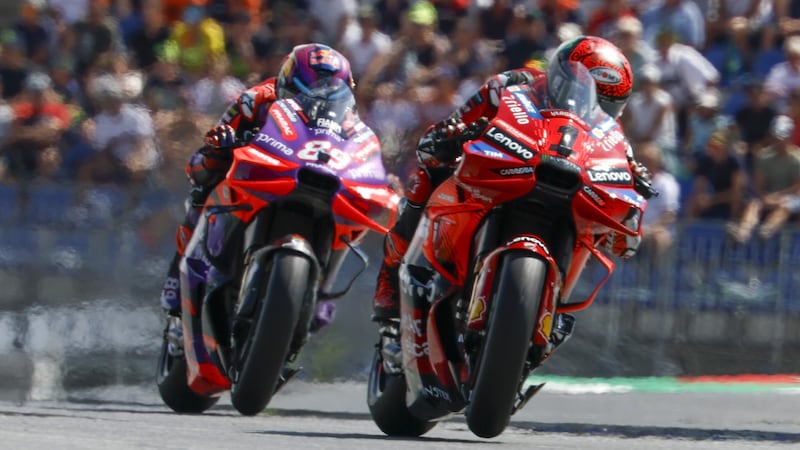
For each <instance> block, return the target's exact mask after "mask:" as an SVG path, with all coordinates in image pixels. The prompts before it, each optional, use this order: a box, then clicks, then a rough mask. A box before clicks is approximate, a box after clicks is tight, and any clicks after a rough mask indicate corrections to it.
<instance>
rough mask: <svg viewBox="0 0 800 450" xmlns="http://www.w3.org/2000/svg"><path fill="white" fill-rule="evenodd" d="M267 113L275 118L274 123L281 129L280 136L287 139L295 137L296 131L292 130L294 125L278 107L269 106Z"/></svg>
mask: <svg viewBox="0 0 800 450" xmlns="http://www.w3.org/2000/svg"><path fill="white" fill-rule="evenodd" d="M269 115H270V116H271V117H272V118H273V119H274V120H275V124H277V125H278V129H279V130H281V136H283V138H284V139H286V140H287V141H293V140H295V139H297V132H295V131H294V126H292V124H291V122H290V121H289V118H288V117H286V114H284V112H283V111H282V110H281V109H280V108H271V109H270V111H269Z"/></svg>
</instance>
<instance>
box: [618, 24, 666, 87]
mask: <svg viewBox="0 0 800 450" xmlns="http://www.w3.org/2000/svg"><path fill="white" fill-rule="evenodd" d="M615 25H616V29H615V30H614V32H613V33H612V34H611V41H612V42H613V43H615V44H616V45H617V47H619V49H620V50H622V53H623V54H624V55H625V57H627V58H628V61H630V62H631V70H633V90H634V91H638V90H639V87H640V86H641V75H642V68H643V67H645V66H646V65H648V64H653V63H654V62H655V60H656V58H657V57H658V54H657V53H656V51H655V49H653V47H651V46H650V44H648V43H647V42H646V41H644V40H643V39H642V23H641V22H640V21H639V19H637V18H636V17H632V16H623V17H620V19H619V20H617V21H616V24H615Z"/></svg>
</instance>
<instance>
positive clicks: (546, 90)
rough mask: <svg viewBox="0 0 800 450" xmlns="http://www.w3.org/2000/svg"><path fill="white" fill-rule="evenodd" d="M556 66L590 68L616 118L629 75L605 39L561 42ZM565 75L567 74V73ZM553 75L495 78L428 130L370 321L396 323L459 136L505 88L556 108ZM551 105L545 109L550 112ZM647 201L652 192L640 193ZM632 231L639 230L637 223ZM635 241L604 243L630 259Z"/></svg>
mask: <svg viewBox="0 0 800 450" xmlns="http://www.w3.org/2000/svg"><path fill="white" fill-rule="evenodd" d="M559 61H576V62H580V63H582V64H583V65H584V66H586V68H587V69H589V72H590V74H591V75H592V77H593V78H594V79H595V82H596V90H597V94H598V100H599V104H600V107H601V108H602V109H603V110H604V111H605V112H606V113H607V114H609V115H610V116H611V117H613V118H615V119H619V117H620V115H621V114H622V111H623V109H624V108H625V105H626V103H627V101H628V97H629V96H630V93H631V89H632V86H633V73H632V71H631V67H630V63H629V62H628V60H627V58H626V57H625V56H624V55H623V54H622V52H621V51H620V50H619V49H618V48H617V47H616V46H614V45H613V44H611V43H610V42H608V41H607V40H605V39H602V38H599V37H592V36H580V37H578V38H575V39H573V40H571V41H568V42H565V43H563V44H562V45H561V46H560V47H559V48H558V49H557V50H556V52H555V53H554V55H553V56H552V58H551V60H550V63H549V65H548V67H554V65H555V66H560V64H558V62H559ZM566 75H568V74H566ZM559 76H561V75H560V74H559V73H558V72H557V71H553V70H550V69H548V72H544V71H542V70H538V69H527V68H526V69H515V70H509V71H506V72H503V73H500V74H498V75H495V76H494V77H492V78H491V79H489V81H487V82H486V84H484V85H483V86H482V87H481V88H480V90H479V91H478V92H477V93H476V94H475V95H474V96H473V97H472V98H471V99H470V100H469V101H468V102H467V103H466V104H465V105H463V106H461V107H460V108H459V109H458V110H457V111H456V112H455V113H454V114H453V116H452V117H451V118H449V119H447V120H444V121H441V122H439V123H436V124H434V125H432V126H430V127H429V128H428V130H427V132H426V133H425V134H424V135H423V137H422V138H421V139H420V141H419V144H418V146H417V149H416V152H417V159H418V162H419V168H418V170H417V171H416V173H414V174H413V175H412V176H411V177H410V179H409V181H408V187H407V188H406V198H405V205H404V206H403V209H402V212H401V213H400V216H399V217H398V219H397V222H396V223H395V225H394V226H393V227H392V229H391V230H390V231H389V233H388V234H387V235H386V238H385V241H384V258H383V262H382V265H381V269H380V272H379V274H378V284H377V287H376V290H375V295H374V298H373V314H374V315H373V320H375V321H377V322H379V323H386V322H389V321H391V320H393V319H397V318H399V313H400V311H399V306H400V305H399V293H398V288H399V280H398V269H399V266H400V262H401V260H402V258H403V255H404V254H405V253H406V251H407V250H408V244H409V242H410V240H411V237H412V236H413V235H414V231H415V229H416V226H417V223H418V222H419V220H420V218H421V217H422V213H423V209H424V206H425V204H426V203H427V201H428V197H429V196H430V195H431V193H432V192H433V190H434V189H435V187H436V186H438V185H439V183H441V182H442V181H444V180H445V179H446V178H447V177H449V176H450V175H451V174H452V172H453V169H454V166H455V162H456V161H457V158H458V157H459V156H460V155H461V145H462V143H463V139H460V135H461V134H462V133H463V132H464V131H465V130H467V129H468V128H469V126H470V125H471V124H476V123H478V121H479V120H484V119H483V118H491V117H493V116H494V115H495V114H496V113H497V109H498V105H499V102H500V98H501V93H502V91H503V89H504V88H505V87H506V86H511V85H516V84H523V83H524V84H528V85H530V86H531V87H532V88H533V91H534V93H535V95H536V96H538V97H539V99H538V100H539V102H538V104H539V105H553V106H555V105H556V104H557V98H556V97H557V89H558V84H559V80H558V78H559ZM553 106H549V107H553ZM628 160H629V163H630V165H631V169H632V170H633V172H634V174H636V175H638V176H639V177H643V178H644V180H645V181H647V176H648V174H647V170H646V169H645V168H644V167H643V166H641V165H640V164H639V163H637V162H636V161H635V160H634V159H633V152H632V149H631V148H630V145H628ZM640 193H642V195H645V196H649V195H650V192H647V191H643V192H640ZM629 225H633V226H632V228H639V226H638V224H629ZM640 242H641V231H640V235H639V236H634V237H631V236H627V235H613V236H610V237H609V239H608V240H607V242H605V243H604V245H605V246H606V248H607V249H608V250H609V251H611V252H612V253H614V254H616V255H617V256H620V257H622V258H629V257H631V256H633V255H634V254H635V253H636V250H637V248H638V246H639V243H640Z"/></svg>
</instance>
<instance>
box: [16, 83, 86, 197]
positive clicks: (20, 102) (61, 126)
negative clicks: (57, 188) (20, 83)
mask: <svg viewBox="0 0 800 450" xmlns="http://www.w3.org/2000/svg"><path fill="white" fill-rule="evenodd" d="M51 86H52V82H51V80H50V77H49V76H47V75H46V74H45V73H43V72H32V73H31V74H30V75H29V76H28V77H27V78H26V80H25V85H24V90H23V92H22V95H21V97H20V98H18V99H17V101H16V102H14V104H13V108H14V120H13V122H12V124H11V128H10V130H9V134H8V138H7V141H6V146H5V148H4V151H3V159H4V161H5V164H6V168H7V174H8V176H9V177H10V178H11V179H14V180H16V181H20V182H27V181H30V180H33V179H36V178H52V177H53V176H55V173H56V172H57V170H58V164H59V163H60V156H59V152H58V143H59V141H60V140H61V137H62V135H63V133H64V131H65V130H66V129H67V127H68V126H69V123H70V114H69V110H68V109H67V107H66V106H65V105H64V103H62V102H61V100H60V99H59V98H58V96H57V95H55V93H54V92H53V91H52V89H51Z"/></svg>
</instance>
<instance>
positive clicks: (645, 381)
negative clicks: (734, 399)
mask: <svg viewBox="0 0 800 450" xmlns="http://www.w3.org/2000/svg"><path fill="white" fill-rule="evenodd" d="M528 383H530V384H540V383H547V384H546V385H545V391H546V392H551V393H564V394H614V393H620V394H621V393H626V392H743V393H746V392H764V391H778V392H785V393H787V394H800V374H796V375H794V374H781V375H758V374H743V375H708V376H692V377H644V378H621V377H619V378H616V377H615V378H575V377H566V376H559V375H541V376H540V375H533V376H531V377H530V378H528Z"/></svg>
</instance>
